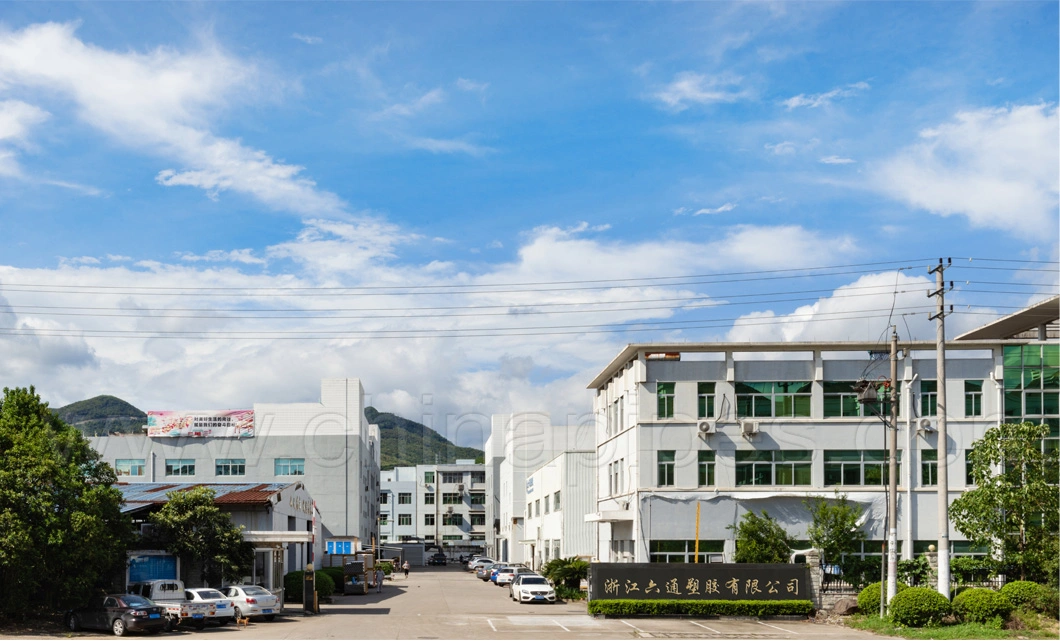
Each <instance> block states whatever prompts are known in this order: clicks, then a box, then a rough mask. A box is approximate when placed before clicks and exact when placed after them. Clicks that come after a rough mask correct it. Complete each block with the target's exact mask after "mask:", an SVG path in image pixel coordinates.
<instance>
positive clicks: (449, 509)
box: [445, 507, 453, 516]
mask: <svg viewBox="0 0 1060 643" xmlns="http://www.w3.org/2000/svg"><path fill="white" fill-rule="evenodd" d="M445 513H447V514H449V515H450V516H451V515H453V508H452V507H446V509H445Z"/></svg>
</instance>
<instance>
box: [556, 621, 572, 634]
mask: <svg viewBox="0 0 1060 643" xmlns="http://www.w3.org/2000/svg"><path fill="white" fill-rule="evenodd" d="M552 622H553V623H555V624H556V625H559V626H560V627H563V624H562V623H560V622H559V621H557V620H556V619H552ZM563 631H564V632H569V631H570V630H568V629H567V628H565V627H563Z"/></svg>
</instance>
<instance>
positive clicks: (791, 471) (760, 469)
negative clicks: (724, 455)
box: [735, 449, 813, 487]
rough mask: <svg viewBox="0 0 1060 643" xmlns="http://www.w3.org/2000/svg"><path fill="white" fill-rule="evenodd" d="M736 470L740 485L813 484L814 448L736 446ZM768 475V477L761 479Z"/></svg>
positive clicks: (782, 485)
mask: <svg viewBox="0 0 1060 643" xmlns="http://www.w3.org/2000/svg"><path fill="white" fill-rule="evenodd" d="M735 471H736V486H737V487H812V486H813V450H812V449H772V450H766V449H763V450H758V449H737V450H736V469H735ZM766 475H768V476H769V480H768V481H767V482H760V480H763V479H764V478H765V476H766ZM781 478H786V479H787V481H783V482H782V481H781ZM798 480H804V482H798Z"/></svg>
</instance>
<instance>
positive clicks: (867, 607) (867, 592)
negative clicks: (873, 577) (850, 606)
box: [858, 581, 909, 614]
mask: <svg viewBox="0 0 1060 643" xmlns="http://www.w3.org/2000/svg"><path fill="white" fill-rule="evenodd" d="M881 588H882V585H881V584H880V583H873V584H871V585H868V586H866V587H865V589H863V590H861V591H860V592H858V610H860V611H861V613H862V614H879V613H880V589H881ZM907 589H909V586H908V585H906V584H905V583H903V582H902V581H898V593H899V594H901V593H902V592H904V591H905V590H907Z"/></svg>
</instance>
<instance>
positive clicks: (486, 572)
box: [475, 563, 508, 581]
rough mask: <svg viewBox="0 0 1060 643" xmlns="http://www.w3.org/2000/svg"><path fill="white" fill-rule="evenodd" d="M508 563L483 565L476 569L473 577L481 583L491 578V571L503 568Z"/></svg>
mask: <svg viewBox="0 0 1060 643" xmlns="http://www.w3.org/2000/svg"><path fill="white" fill-rule="evenodd" d="M507 564H508V563H493V564H492V565H483V566H481V567H477V568H476V570H475V577H476V578H480V579H482V580H483V581H488V580H491V579H492V578H493V570H494V569H497V568H498V567H505V566H506V565H507Z"/></svg>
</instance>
